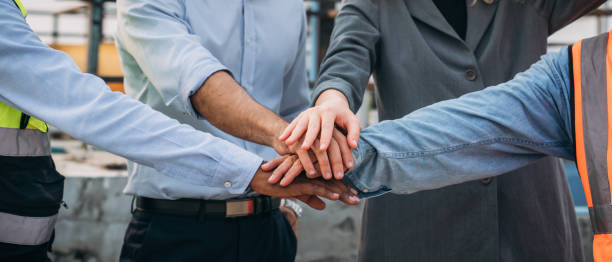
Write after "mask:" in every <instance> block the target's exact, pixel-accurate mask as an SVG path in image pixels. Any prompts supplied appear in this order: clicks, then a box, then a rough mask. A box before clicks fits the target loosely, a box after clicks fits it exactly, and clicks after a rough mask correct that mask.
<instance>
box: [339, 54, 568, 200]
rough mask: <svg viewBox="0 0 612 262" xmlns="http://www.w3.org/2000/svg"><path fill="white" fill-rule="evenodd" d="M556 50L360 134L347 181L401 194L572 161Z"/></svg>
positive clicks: (561, 58) (564, 84)
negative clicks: (497, 81)
mask: <svg viewBox="0 0 612 262" xmlns="http://www.w3.org/2000/svg"><path fill="white" fill-rule="evenodd" d="M563 52H565V53H559V54H554V55H547V56H546V57H544V59H543V60H541V61H540V62H538V63H537V64H535V65H534V66H532V68H530V69H529V70H528V71H527V72H525V73H521V74H519V75H518V76H517V77H516V78H515V79H514V80H512V81H510V82H507V83H504V84H501V85H498V86H495V87H490V88H487V89H485V90H483V91H480V92H475V93H471V94H468V95H465V96H463V97H461V98H459V99H454V100H449V101H444V102H440V103H437V104H434V105H432V106H429V107H426V108H423V109H420V110H418V111H415V112H413V113H412V114H410V115H407V116H405V117H403V118H401V119H398V120H392V121H384V122H381V123H380V124H377V125H375V126H372V127H370V128H367V129H365V130H364V131H363V132H362V134H361V140H360V144H359V147H358V148H357V150H356V151H354V154H355V158H356V167H355V168H354V169H353V170H351V172H350V173H349V174H347V177H348V178H349V179H350V181H351V182H352V183H353V184H354V185H355V186H356V187H357V188H359V189H361V190H363V189H367V191H369V192H376V191H377V190H380V189H383V188H390V189H392V190H394V191H395V192H397V193H406V194H407V193H412V192H416V191H420V190H427V189H434V188H439V187H443V186H447V185H452V184H457V183H462V182H465V181H470V180H475V179H480V178H484V177H489V176H495V175H499V174H502V173H505V172H508V171H511V170H513V169H516V168H519V167H521V166H524V165H527V164H529V163H531V162H533V161H535V160H537V159H539V158H541V157H544V156H546V155H552V156H558V157H564V158H568V159H573V158H574V156H573V155H574V154H573V137H572V133H571V132H572V131H571V114H570V105H569V95H568V94H569V80H568V78H569V76H568V69H567V53H566V52H567V51H566V50H565V51H563ZM362 192H363V191H362Z"/></svg>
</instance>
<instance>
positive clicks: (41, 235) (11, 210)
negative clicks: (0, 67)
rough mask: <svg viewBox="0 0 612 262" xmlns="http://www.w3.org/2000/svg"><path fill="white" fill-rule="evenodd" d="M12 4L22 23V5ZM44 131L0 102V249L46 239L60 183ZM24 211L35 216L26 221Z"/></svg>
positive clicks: (43, 125) (58, 199)
mask: <svg viewBox="0 0 612 262" xmlns="http://www.w3.org/2000/svg"><path fill="white" fill-rule="evenodd" d="M13 1H14V2H15V5H16V6H17V7H18V8H19V10H21V14H22V15H23V16H24V17H25V15H26V14H27V12H26V11H25V8H24V7H23V5H22V4H21V2H20V1H19V0H13ZM3 12H7V11H6V10H3ZM47 130H48V127H47V124H46V123H44V122H42V121H40V120H38V119H36V118H33V117H30V116H28V115H27V114H25V113H22V112H20V111H19V110H17V109H15V108H13V107H11V106H9V105H7V104H5V103H2V102H0V160H1V162H0V163H1V164H0V170H1V171H0V180H3V181H2V183H0V198H1V199H2V205H3V206H2V211H0V243H9V244H14V245H25V246H34V245H42V244H44V243H47V242H48V241H49V240H50V239H51V235H52V232H53V228H54V227H55V222H56V220H57V211H58V210H59V204H60V202H61V197H62V196H61V195H62V192H63V177H61V175H59V174H57V172H56V171H55V165H54V164H53V160H52V159H51V146H50V143H49V137H48V134H47ZM49 177H52V178H53V179H54V181H47V180H48V179H49ZM5 179H6V180H5ZM43 180H44V181H45V182H44V183H42V182H39V183H38V184H35V183H34V181H43ZM47 182H49V183H47ZM24 196H26V197H24ZM33 203H34V205H32V204H33ZM23 210H26V211H27V210H32V211H36V212H39V213H36V212H31V213H32V214H30V215H28V216H25V213H29V212H24V211H23ZM40 210H44V211H40ZM43 212H44V213H43ZM35 213H36V214H35Z"/></svg>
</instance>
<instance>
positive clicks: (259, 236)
mask: <svg viewBox="0 0 612 262" xmlns="http://www.w3.org/2000/svg"><path fill="white" fill-rule="evenodd" d="M296 251H297V240H296V238H295V234H294V233H293V230H292V229H291V226H290V225H289V222H288V221H287V220H286V219H285V217H284V216H283V215H282V213H281V212H280V210H278V209H275V210H272V211H270V212H267V213H263V214H260V215H257V216H250V217H239V218H220V217H205V218H202V219H198V218H197V217H195V216H178V215H166V214H158V213H150V212H143V211H136V212H135V213H134V214H133V216H132V221H131V222H130V225H129V226H128V229H127V231H126V234H125V239H124V243H123V247H122V249H121V259H120V261H121V262H132V261H147V262H154V261H163V262H167V261H214V262H239V261H240V262H242V261H244V262H247V261H248V262H258V261H261V262H275V261H279V262H284V261H294V260H295V254H296Z"/></svg>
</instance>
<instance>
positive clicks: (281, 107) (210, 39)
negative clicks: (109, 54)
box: [116, 0, 310, 199]
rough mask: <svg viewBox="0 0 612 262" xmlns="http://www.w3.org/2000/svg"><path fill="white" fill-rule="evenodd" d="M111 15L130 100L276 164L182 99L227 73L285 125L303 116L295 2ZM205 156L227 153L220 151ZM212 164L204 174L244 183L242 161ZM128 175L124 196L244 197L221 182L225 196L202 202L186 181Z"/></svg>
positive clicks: (147, 8) (305, 93) (138, 3)
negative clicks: (219, 73) (230, 175)
mask: <svg viewBox="0 0 612 262" xmlns="http://www.w3.org/2000/svg"><path fill="white" fill-rule="evenodd" d="M117 12H118V30H117V35H116V39H117V46H118V48H119V54H120V56H121V62H122V66H123V71H124V74H125V83H126V92H127V93H128V94H129V95H130V96H132V97H134V98H136V99H138V100H140V101H142V102H144V103H146V104H148V105H150V106H151V107H153V108H154V109H156V110H159V111H161V112H163V113H164V114H166V115H168V116H170V117H172V118H174V119H177V120H178V121H179V122H181V123H185V124H188V125H191V126H193V127H195V128H196V129H198V130H202V131H204V132H207V133H209V134H212V135H214V136H216V137H219V138H222V139H224V140H227V141H229V142H231V143H233V144H235V145H237V146H239V147H241V148H243V149H246V150H248V151H250V152H253V153H255V154H257V155H258V156H260V157H261V158H263V159H271V158H273V157H275V156H277V155H276V153H275V152H274V150H272V148H270V147H266V146H262V145H258V144H255V143H251V142H247V141H244V140H242V139H238V138H236V137H233V136H231V135H229V134H227V133H224V132H222V131H221V130H219V129H217V128H216V127H214V126H213V125H211V124H210V123H209V122H207V121H206V120H205V119H203V118H202V116H200V115H199V114H198V113H197V112H195V111H194V108H193V106H192V105H191V103H190V100H189V97H190V96H191V95H192V94H193V93H195V92H196V91H197V90H198V89H199V88H200V86H201V85H202V84H203V83H204V81H205V80H206V79H207V78H208V77H209V76H210V75H211V74H213V73H214V72H217V71H219V70H227V71H229V72H231V74H232V75H233V76H234V78H235V79H236V81H237V82H238V83H239V84H240V85H241V86H242V87H243V88H244V89H245V90H246V91H247V93H248V94H249V95H250V96H251V97H252V98H253V99H254V100H256V101H257V102H259V103H260V104H262V105H263V106H265V107H267V108H269V109H270V110H272V111H273V112H275V113H277V114H278V115H280V116H282V117H284V118H285V119H286V120H291V119H292V118H293V117H295V116H296V115H297V114H299V113H300V112H301V111H302V110H304V109H305V108H306V107H307V106H308V104H309V92H310V91H309V89H308V82H307V79H306V60H305V49H306V48H305V37H306V32H305V13H304V7H303V2H302V1H300V0H227V1H212V0H202V1H181V0H176V1H166V0H119V1H117ZM244 128H249V127H248V126H245V127H244ZM208 150H209V151H211V152H216V153H217V154H219V155H224V154H227V152H228V149H227V148H224V147H210V148H208ZM219 161H220V163H222V164H221V165H222V166H216V165H211V166H210V168H209V169H208V171H209V172H211V173H215V172H219V168H221V169H225V168H227V167H230V166H232V167H234V168H232V170H233V171H232V172H237V173H236V174H235V176H236V177H237V176H242V177H245V179H247V178H246V176H244V173H249V172H251V173H250V175H252V171H251V170H252V165H253V162H255V161H254V159H253V158H252V157H251V156H250V155H247V154H244V156H240V155H237V154H231V157H229V158H224V159H219ZM236 167H242V168H243V170H237V169H236ZM215 170H217V171H215ZM222 172H225V171H222ZM129 175H130V177H129V181H128V185H127V186H126V189H125V192H126V193H128V194H135V195H139V196H147V197H152V198H161V199H176V198H204V199H228V198H234V197H239V196H240V194H241V193H243V192H244V187H241V186H236V185H235V183H236V182H238V181H232V180H228V181H227V182H226V183H225V184H226V185H227V186H229V187H231V188H232V189H231V190H230V191H229V193H226V194H217V195H210V194H209V193H207V192H205V190H203V188H202V187H200V186H198V185H197V184H194V183H190V182H189V180H190V178H189V179H186V180H185V179H184V180H178V179H175V178H171V177H168V176H163V175H161V174H160V173H159V172H157V171H155V170H153V169H151V168H149V167H147V166H142V165H139V164H130V166H129ZM219 179H221V178H219ZM239 184H240V185H243V184H244V182H239Z"/></svg>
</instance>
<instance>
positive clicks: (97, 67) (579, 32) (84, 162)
mask: <svg viewBox="0 0 612 262" xmlns="http://www.w3.org/2000/svg"><path fill="white" fill-rule="evenodd" d="M22 2H23V4H24V5H25V6H26V8H27V9H28V12H29V14H28V17H27V21H28V23H29V24H30V26H31V27H32V28H33V29H34V31H35V32H36V33H37V34H38V35H39V36H40V38H41V39H42V40H43V41H44V42H45V43H47V44H49V45H50V46H51V47H53V48H56V49H59V50H62V51H64V52H66V53H68V54H69V55H70V56H71V57H72V58H73V59H74V60H75V62H76V63H77V64H78V66H79V67H80V68H81V70H83V72H88V73H92V74H96V75H99V76H101V77H102V78H103V79H104V80H105V81H106V82H107V83H108V85H109V86H110V87H111V89H113V90H114V91H119V92H122V91H123V83H122V81H123V76H122V73H121V68H120V64H119V57H118V54H117V51H116V49H115V45H114V39H113V35H114V32H115V27H116V15H115V12H116V9H115V3H114V1H104V0H88V1H70V0H68V1H61V0H22ZM340 6H341V3H340V1H339V0H327V1H324V0H320V1H304V7H305V10H306V12H307V20H308V21H307V24H308V40H307V47H306V48H307V61H306V63H307V68H308V79H309V80H310V82H311V85H312V84H313V82H314V81H315V80H316V78H317V72H318V65H319V64H320V62H321V59H322V58H323V56H324V55H325V51H326V48H327V45H328V43H329V37H330V34H331V30H332V28H333V24H334V17H335V16H336V14H337V12H338V9H339V8H340ZM611 25H612V5H610V2H607V3H606V4H604V5H603V6H602V7H601V8H600V10H597V11H595V12H593V13H591V14H589V15H588V16H586V17H584V18H581V19H580V20H578V21H576V22H574V23H573V24H571V25H569V26H568V27H566V28H565V29H563V30H561V31H559V32H557V33H556V34H554V35H553V36H551V37H550V39H549V51H552V50H558V49H559V48H562V47H565V46H567V45H568V44H570V43H572V42H574V41H575V40H578V39H582V38H587V37H591V36H594V35H597V34H599V33H602V32H605V31H607V30H609V29H610V28H612V27H611ZM75 88H78V87H75ZM373 88H374V86H373V84H370V86H369V93H368V94H367V95H366V98H365V99H364V103H363V105H362V107H361V109H360V111H359V113H358V116H359V118H360V119H361V121H362V124H363V126H364V127H365V126H367V125H370V124H373V123H376V122H377V121H378V120H377V113H376V105H375V104H374V101H373V99H372V90H373ZM51 135H52V146H53V158H54V159H55V161H56V164H57V168H58V171H59V172H60V173H62V174H63V175H64V176H66V177H67V179H66V189H65V193H64V199H65V201H66V203H67V205H68V208H63V209H62V210H60V219H59V221H58V224H57V227H56V228H57V231H58V234H57V235H56V239H55V244H54V253H53V259H54V261H57V262H64V261H87V262H98V261H100V262H102V261H117V259H118V257H119V252H120V248H121V244H122V243H123V235H124V233H125V228H126V227H127V224H128V222H129V219H130V217H131V216H130V204H131V197H128V196H125V195H123V194H122V193H121V191H122V189H123V187H124V185H125V183H126V179H127V177H126V176H127V171H126V160H125V159H123V158H121V157H118V156H115V155H112V154H110V153H107V152H104V151H101V150H99V149H97V148H94V147H91V146H89V145H86V144H84V143H82V142H80V141H77V140H74V139H72V138H71V137H69V136H67V135H65V134H63V133H61V132H59V131H58V130H57V129H52V131H51ZM565 166H566V171H567V178H568V183H569V184H570V188H571V190H572V195H573V197H574V203H575V206H576V212H577V214H578V216H579V223H580V227H581V231H582V236H583V243H584V245H585V252H584V253H585V258H586V261H592V256H591V247H590V244H591V238H592V232H591V226H590V223H589V219H588V211H587V209H586V202H585V197H584V193H583V191H582V186H581V184H580V180H579V177H578V174H577V171H576V168H575V165H574V163H573V162H565ZM361 209H362V206H356V207H348V206H345V205H342V204H337V203H328V208H327V209H326V211H324V212H318V211H315V210H313V209H310V208H308V207H305V208H304V216H303V217H302V218H301V219H300V222H299V240H298V255H297V261H301V262H344V261H355V260H356V257H357V249H358V248H359V234H360V232H359V231H360V227H361V225H360V224H361ZM449 223H452V221H449Z"/></svg>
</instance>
